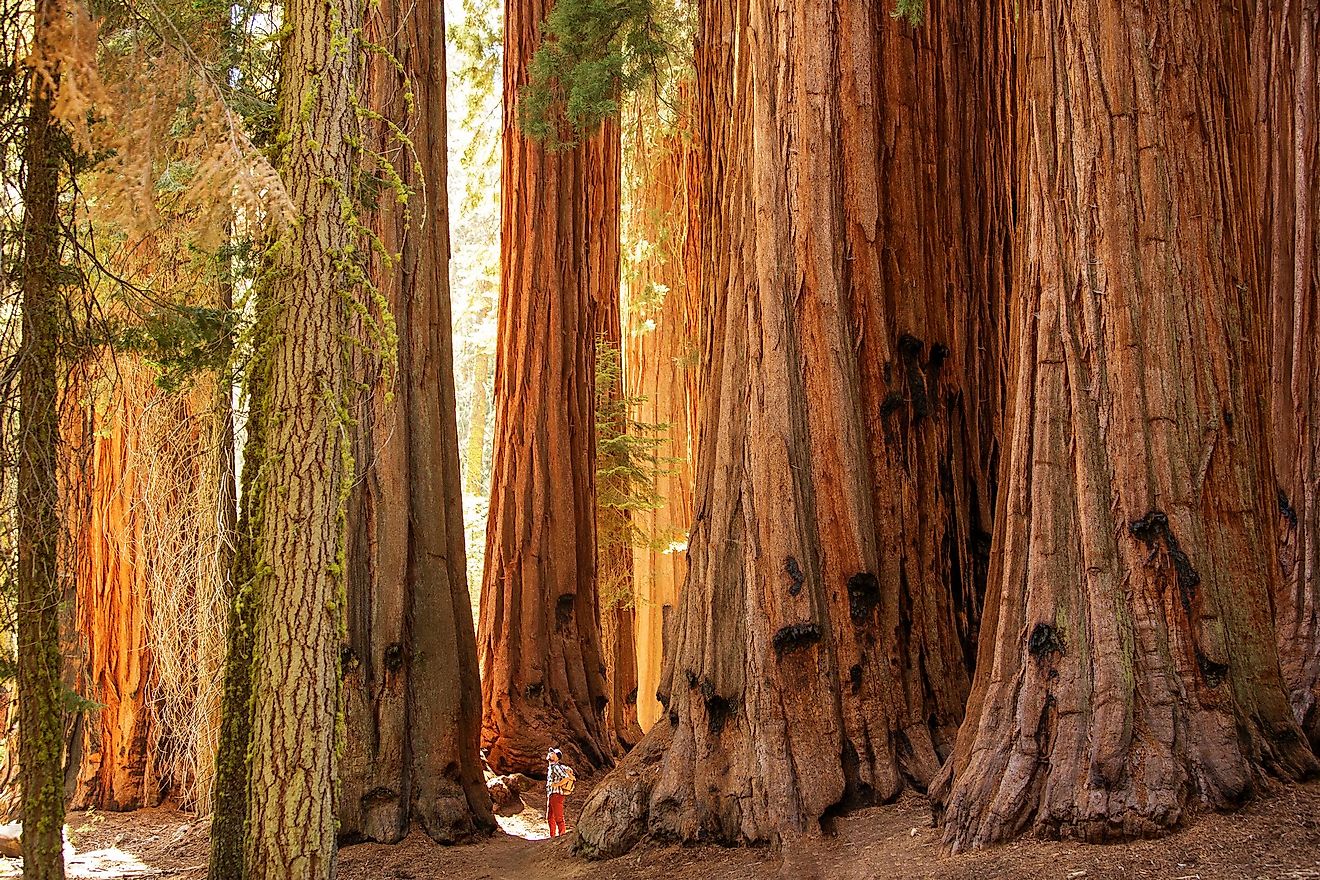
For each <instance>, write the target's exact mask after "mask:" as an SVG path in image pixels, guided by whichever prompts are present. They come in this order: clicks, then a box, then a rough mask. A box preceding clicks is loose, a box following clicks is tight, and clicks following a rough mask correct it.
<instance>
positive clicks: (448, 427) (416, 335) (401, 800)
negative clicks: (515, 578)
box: [339, 0, 495, 843]
mask: <svg viewBox="0 0 1320 880" xmlns="http://www.w3.org/2000/svg"><path fill="white" fill-rule="evenodd" d="M443 19H444V11H443V9H442V8H441V6H440V5H439V4H431V5H426V4H422V5H416V4H406V3H395V2H393V0H385V2H382V3H381V4H379V5H378V6H377V7H376V8H375V9H374V10H373V12H372V13H371V15H370V17H369V19H368V27H367V28H366V31H365V38H366V39H367V40H369V41H371V42H373V43H377V44H380V45H382V46H384V48H385V49H386V50H387V51H388V52H389V55H388V56H384V55H383V53H374V54H373V55H372V60H371V61H370V63H369V64H368V68H367V74H366V77H365V84H366V88H365V89H364V91H363V99H364V100H365V101H366V102H367V104H368V106H370V107H371V109H372V110H373V111H374V113H375V114H379V118H376V117H375V116H373V118H372V120H371V122H370V123H369V124H368V125H367V130H368V132H369V134H370V137H371V141H370V143H371V146H372V149H373V152H374V154H377V155H379V156H381V157H393V158H392V160H389V159H385V158H381V159H378V160H377V165H376V167H374V168H372V169H371V172H372V174H373V176H374V177H375V178H376V179H377V180H378V181H380V185H381V187H382V190H383V194H382V197H381V199H380V202H379V206H378V208H377V210H376V211H375V212H374V213H373V217H372V222H371V226H372V228H373V231H374V233H375V235H376V237H377V240H378V241H379V243H380V245H381V247H380V248H378V249H373V254H372V262H371V265H370V266H369V267H368V273H369V275H370V277H371V278H372V280H373V283H374V284H375V286H376V288H377V289H378V291H379V293H380V295H381V299H382V300H383V302H385V303H386V304H387V308H388V311H389V313H390V315H392V317H393V321H394V324H395V326H396V328H397V349H396V351H397V372H395V371H390V370H384V371H381V370H380V369H379V367H380V365H381V361H382V358H381V357H380V356H379V355H380V354H384V355H385V358H383V360H384V362H385V363H388V362H389V361H390V360H393V359H392V358H390V357H389V355H391V354H393V353H394V352H383V353H376V354H375V356H372V357H368V358H366V359H367V360H370V361H372V362H373V364H369V365H368V366H372V365H374V366H375V367H376V368H377V372H376V375H375V379H374V382H373V383H372V388H371V390H372V392H373V393H372V394H371V396H370V398H369V399H368V400H366V401H364V404H363V406H362V409H361V414H360V416H359V419H358V422H357V427H358V430H357V432H356V436H355V444H354V445H355V449H354V458H355V459H356V460H357V461H359V462H361V463H362V464H361V475H360V478H359V480H358V481H357V482H356V483H355V485H354V489H353V494H352V497H351V498H350V501H349V508H348V523H349V532H348V546H347V563H348V593H347V596H348V608H347V617H348V621H347V623H348V626H347V644H346V645H345V647H344V653H343V661H344V719H345V727H346V731H345V741H344V755H343V760H342V763H341V772H342V792H341V795H342V804H341V807H340V817H339V818H340V835H341V836H346V837H350V838H368V839H371V840H379V841H385V842H390V843H392V842H394V841H397V840H399V839H400V838H402V837H403V835H404V834H406V833H407V831H408V828H409V826H410V823H411V821H413V820H415V821H416V822H418V823H419V824H420V825H421V827H422V828H423V829H424V830H425V831H426V833H427V834H429V835H430V836H431V837H432V838H434V839H436V840H439V841H442V842H454V841H456V840H460V839H463V838H466V837H470V836H472V835H473V834H474V833H477V832H480V831H484V830H489V829H491V828H493V827H494V824H495V823H494V815H493V814H492V812H491V805H490V797H489V795H488V794H487V793H486V786H485V782H484V780H483V778H482V768H481V761H480V757H479V755H478V738H479V735H480V728H479V721H480V717H481V708H480V707H481V702H480V701H481V691H480V684H479V682H478V676H477V654H476V640H475V637H474V635H473V627H472V613H471V610H470V602H469V598H468V589H467V566H466V561H465V553H464V548H463V510H462V503H461V499H462V489H461V486H460V475H459V467H458V428H457V426H456V424H455V420H454V375H453V344H452V341H451V331H450V317H449V278H448V272H449V215H448V203H447V188H446V185H445V175H446V165H447V158H446V146H445V144H446V132H445V55H444V52H445V43H444V34H445V28H444V20H443ZM396 132H402V133H406V136H407V138H408V141H407V144H406V145H405V143H404V142H403V141H402V140H401V138H399V137H398V136H397V135H396ZM405 146H406V148H405ZM387 162H388V163H389V165H388V167H387V166H386V163H387ZM395 174H397V175H398V177H397V181H396V185H395V186H392V185H391V184H390V181H391V179H392V178H393V176H394V175H395ZM396 187H406V188H407V189H408V190H411V191H412V193H411V195H410V196H409V195H408V194H407V193H406V192H402V191H400V190H399V189H398V188H396ZM405 198H406V201H405ZM374 319H375V321H377V322H379V321H383V320H386V315H384V314H380V313H378V314H377V315H375V316H374ZM363 329H364V330H365V329H368V328H365V327H364V328H363ZM364 336H367V337H368V338H369V334H364ZM383 341H384V343H385V344H389V345H393V343H394V340H393V339H391V338H390V337H389V335H388V334H386V335H385V337H384V340H383ZM396 376H397V380H396V381H394V382H393V387H391V385H390V383H391V381H392V380H395V377H396Z"/></svg>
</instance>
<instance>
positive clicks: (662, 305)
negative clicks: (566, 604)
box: [624, 86, 701, 730]
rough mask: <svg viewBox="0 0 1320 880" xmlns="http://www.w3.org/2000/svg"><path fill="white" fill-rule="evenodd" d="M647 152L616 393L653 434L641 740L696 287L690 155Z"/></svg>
mask: <svg viewBox="0 0 1320 880" xmlns="http://www.w3.org/2000/svg"><path fill="white" fill-rule="evenodd" d="M681 91H682V97H681V98H680V100H682V101H684V108H685V109H684V111H683V115H682V118H681V119H680V121H678V122H677V123H675V127H676V129H680V130H677V131H675V132H674V133H672V134H670V135H667V136H665V137H663V138H660V139H658V140H657V141H656V142H655V143H654V144H649V143H648V142H647V139H646V137H645V134H644V133H643V132H639V133H638V134H637V136H636V137H635V142H636V147H635V149H636V150H637V152H638V155H637V156H636V157H635V159H634V161H635V163H636V172H635V176H636V177H637V178H639V183H638V184H637V190H636V191H635V192H634V193H633V194H632V198H631V199H630V211H629V216H628V218H627V219H628V226H629V229H628V237H629V241H630V244H631V245H632V246H634V247H635V246H637V245H638V244H639V243H640V242H646V243H647V247H646V250H645V253H643V254H642V255H640V257H639V259H637V260H636V261H635V262H634V263H633V264H632V265H631V266H630V267H629V268H630V271H629V273H628V279H627V283H628V315H627V324H628V328H627V335H626V338H625V340H624V345H625V349H626V356H625V358H624V376H625V381H624V385H625V387H626V388H627V395H628V397H629V398H631V399H632V401H633V405H634V411H633V413H632V418H633V420H634V421H635V422H638V423H640V424H644V425H652V426H657V428H658V430H659V434H658V436H657V439H658V440H659V441H660V442H659V443H658V445H657V446H656V449H655V459H656V462H655V464H656V474H655V480H654V485H653V486H652V487H651V488H652V491H654V493H655V496H656V501H657V502H658V504H659V506H658V507H655V508H654V509H649V510H648V509H643V510H638V511H635V512H634V513H633V519H634V522H635V524H636V526H637V528H638V529H639V530H640V532H641V538H642V543H639V544H637V545H635V546H634V547H633V553H632V556H633V560H632V562H633V595H634V600H633V614H634V619H635V632H636V636H635V639H636V650H637V719H638V721H639V723H640V724H641V727H642V729H643V730H649V729H650V728H651V725H653V724H655V722H656V721H657V720H658V719H659V718H660V717H661V715H662V714H663V707H661V705H660V701H659V699H658V698H657V697H656V690H657V688H658V687H659V685H660V669H661V666H662V663H663V660H664V653H665V652H664V648H665V645H666V641H665V621H667V620H668V619H669V618H670V617H671V615H672V614H673V609H674V608H675V607H677V601H678V588H679V586H680V585H681V584H682V583H683V579H684V578H685V577H686V575H687V553H686V549H687V537H688V528H689V527H690V526H691V524H692V479H693V478H692V456H693V446H694V443H693V440H694V433H695V423H696V413H695V408H696V373H697V361H698V360H699V358H700V351H699V348H698V342H697V301H696V296H697V278H698V269H699V265H700V255H699V251H698V245H699V240H698V230H699V229H700V228H701V223H700V218H699V217H696V216H694V215H695V214H696V212H697V201H698V188H699V186H700V179H699V176H698V172H697V149H696V145H695V144H694V143H693V140H692V138H691V137H685V136H684V132H682V131H681V127H682V126H685V125H690V124H691V121H692V120H691V114H690V112H688V111H687V110H686V108H687V105H688V103H690V97H689V96H690V93H691V88H690V86H687V87H684V88H683V89H682V90H681Z"/></svg>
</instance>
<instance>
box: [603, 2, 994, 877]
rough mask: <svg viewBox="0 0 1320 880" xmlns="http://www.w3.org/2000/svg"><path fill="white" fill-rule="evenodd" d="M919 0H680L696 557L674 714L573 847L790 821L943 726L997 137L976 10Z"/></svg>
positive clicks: (889, 779)
mask: <svg viewBox="0 0 1320 880" xmlns="http://www.w3.org/2000/svg"><path fill="white" fill-rule="evenodd" d="M930 17H931V26H930V29H929V30H920V31H915V30H913V29H912V28H910V27H909V26H908V25H906V24H904V23H901V22H899V21H896V20H894V19H893V18H892V17H891V16H890V10H889V9H888V8H886V6H885V5H884V4H881V3H866V2H859V3H844V4H839V5H838V6H837V7H831V6H829V5H827V4H777V3H771V2H754V3H751V4H742V3H722V2H711V3H707V4H704V5H703V7H702V10H701V21H700V30H699V42H698V48H697V59H696V64H697V83H698V85H699V94H698V95H697V98H696V106H697V111H696V115H697V120H698V121H697V126H698V132H699V141H700V143H701V144H702V150H703V153H702V157H701V160H700V167H701V174H702V183H701V193H700V216H701V218H702V221H703V225H702V229H701V235H702V247H701V253H702V259H703V263H702V266H701V269H700V279H701V282H700V283H701V306H702V314H703V318H704V322H705V323H703V326H702V342H701V344H702V368H701V385H700V388H699V391H698V400H699V403H698V412H699V431H698V435H699V436H698V441H697V443H698V446H697V448H698V453H697V463H696V468H697V474H696V489H695V499H696V500H695V505H696V516H695V521H694V523H693V527H692V533H691V537H690V543H689V554H688V555H689V570H688V576H687V583H686V585H685V587H684V589H683V592H682V594H681V596H680V597H679V606H678V609H677V614H678V620H677V621H675V623H674V629H673V635H674V641H673V651H672V654H671V655H670V656H669V657H668V658H667V660H666V666H665V671H664V674H663V676H662V680H661V686H660V689H661V695H662V697H663V700H664V702H665V704H666V706H665V708H666V711H667V718H666V719H662V720H661V722H660V723H658V724H657V725H656V727H655V728H653V729H652V731H651V732H650V733H649V734H648V736H647V739H646V740H644V741H643V743H642V745H640V746H639V747H638V748H637V749H636V750H634V752H633V753H632V754H631V755H630V756H629V757H628V758H627V759H625V762H624V763H623V764H622V765H621V767H620V768H619V770H618V771H616V772H615V774H613V775H612V776H611V777H609V778H608V779H607V780H606V781H605V782H604V783H602V785H601V786H600V787H599V788H598V789H597V791H596V792H595V793H594V794H593V796H592V798H591V799H590V801H589V802H588V804H587V806H586V808H585V810H584V814H583V818H582V821H581V824H580V826H579V832H580V833H581V835H582V839H583V841H584V844H585V847H586V849H587V850H588V851H589V852H593V853H613V852H618V851H620V850H621V849H624V848H626V847H627V846H628V845H630V843H631V842H632V841H633V840H634V839H636V837H637V836H638V835H639V834H641V833H645V832H650V833H653V834H657V835H661V836H665V837H676V838H679V839H684V840H695V839H701V838H713V839H718V840H723V841H732V842H738V841H764V840H767V839H769V838H770V837H771V836H772V835H775V834H776V833H784V832H794V831H802V830H805V829H807V828H808V827H810V825H811V824H812V823H814V822H815V821H817V820H818V819H820V818H821V817H822V816H823V815H825V814H826V812H827V811H829V810H831V809H833V808H836V807H839V806H847V805H853V804H860V803H866V802H873V801H876V800H883V799H888V798H891V797H893V796H895V795H896V794H897V793H898V792H900V791H901V790H902V789H903V788H905V787H907V786H915V787H918V788H920V787H923V786H924V785H925V784H926V783H928V782H929V781H930V780H931V779H932V778H933V777H934V776H935V774H936V771H937V770H938V767H939V764H940V760H941V758H942V756H943V754H944V753H945V752H946V750H947V749H948V748H949V747H950V746H951V742H952V737H953V734H954V731H955V730H956V727H957V724H958V721H959V720H960V718H961V712H962V705H963V700H964V697H965V694H966V691H967V687H968V681H969V679H968V670H967V666H966V662H965V650H964V639H966V638H969V637H970V636H971V627H972V626H974V621H975V607H976V605H975V603H976V600H975V596H976V593H977V588H976V577H975V572H976V570H977V566H976V564H975V561H974V559H973V558H972V554H973V553H974V547H975V545H976V543H977V542H978V540H979V539H980V536H979V535H978V534H977V529H978V528H984V527H985V524H986V523H987V522H988V519H989V510H988V509H977V506H976V505H977V500H978V498H977V496H978V494H979V496H981V497H982V498H984V497H989V496H990V495H991V494H992V490H991V487H990V486H989V485H978V480H986V479H989V477H988V475H987V474H986V470H985V469H984V468H983V466H982V462H983V461H985V460H987V459H988V457H989V454H990V453H989V452H988V451H985V450H983V449H982V446H983V445H984V446H985V447H991V446H992V445H993V444H992V443H991V442H990V438H989V437H983V436H981V435H980V434H979V428H978V427H977V426H978V425H979V424H980V423H979V421H978V418H979V417H978V416H977V415H976V413H977V407H978V406H980V405H981V402H982V401H981V400H979V399H969V398H970V393H969V392H968V390H967V389H966V388H965V376H966V375H967V374H968V373H969V372H970V371H971V368H970V367H969V366H968V364H967V363H966V360H965V359H966V358H967V357H968V356H969V354H971V353H972V352H977V356H978V357H986V358H990V359H993V358H994V356H995V352H996V349H997V347H996V345H995V342H994V339H993V337H991V336H990V335H988V334H987V335H985V336H981V335H980V334H981V333H982V329H981V328H982V323H981V322H982V321H984V320H985V313H984V312H983V311H982V309H983V306H982V305H980V304H981V303H982V301H983V300H982V298H989V297H991V296H992V295H993V294H994V293H995V292H996V291H997V290H998V288H999V286H1000V285H1001V280H1000V273H1002V265H1001V264H1000V263H999V262H998V261H999V259H1000V253H999V251H998V250H997V248H1001V247H1002V236H997V235H995V234H993V230H996V229H998V228H999V226H1000V215H999V211H1000V210H1001V208H1000V206H999V204H998V199H999V196H998V194H997V193H996V191H995V189H994V188H993V187H991V188H987V187H984V186H982V185H980V184H978V183H977V182H976V177H977V176H979V175H983V174H985V173H986V168H987V167H988V168H1000V167H1001V165H1002V159H1001V156H1000V152H1001V150H1002V146H1001V145H1000V144H999V143H998V142H997V141H996V140H995V138H994V135H995V134H996V130H995V129H994V127H993V126H994V125H995V120H996V117H995V115H994V107H996V106H998V105H997V104H994V103H992V102H991V101H990V100H989V98H988V96H987V94H986V90H987V89H988V88H989V87H990V84H991V82H992V78H991V77H990V76H988V75H986V74H984V73H983V72H982V69H981V68H982V65H986V64H990V63H991V62H992V61H993V59H995V58H997V57H998V51H999V47H998V46H997V45H996V44H995V40H997V39H998V32H997V29H996V28H997V26H998V22H997V20H996V19H991V18H989V17H985V18H983V17H982V14H981V12H980V11H979V10H973V11H966V10H964V9H962V8H961V7H958V8H954V9H947V10H946V9H944V8H942V5H936V4H931V8H930ZM882 74H883V75H882ZM974 102H981V104H983V105H984V106H985V108H986V109H985V112H984V114H982V115H978V116H976V117H964V116H962V115H961V114H959V113H958V111H957V109H956V108H958V107H962V106H966V105H967V104H968V103H974ZM992 179H994V178H992ZM968 218H974V220H975V221H977V222H978V223H979V224H981V225H980V228H981V229H983V230H985V234H983V235H982V236H980V237H972V236H968V235H966V234H965V233H964V231H963V229H964V227H963V224H964V223H966V222H967V220H968ZM978 349H979V350H978ZM992 399H993V398H992Z"/></svg>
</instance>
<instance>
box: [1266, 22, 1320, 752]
mask: <svg viewBox="0 0 1320 880" xmlns="http://www.w3.org/2000/svg"><path fill="white" fill-rule="evenodd" d="M1318 39H1320V3H1317V2H1316V0H1274V2H1262V3H1260V4H1259V6H1258V10H1257V16H1256V25H1255V31H1254V37H1253V49H1254V54H1255V58H1256V62H1255V64H1256V66H1255V72H1256V81H1255V85H1256V87H1257V98H1256V108H1257V114H1258V115H1257V120H1256V121H1257V130H1259V131H1261V132H1263V133H1264V134H1265V136H1263V137H1262V138H1261V150H1260V156H1261V164H1260V171H1261V177H1260V179H1259V180H1258V181H1257V184H1258V186H1260V187H1261V193H1262V195H1263V215H1262V220H1263V228H1264V233H1265V235H1264V253H1265V259H1264V262H1263V263H1262V269H1263V271H1264V276H1265V290H1266V293H1267V295H1268V296H1269V304H1270V308H1269V317H1270V324H1271V326H1270V337H1269V338H1270V347H1269V352H1270V389H1271V395H1270V397H1271V407H1270V412H1271V422H1270V436H1271V437H1272V438H1273V444H1272V447H1273V452H1274V471H1275V478H1276V480H1277V481H1278V485H1277V487H1276V491H1277V494H1278V510H1279V522H1280V526H1281V529H1282V534H1281V536H1280V545H1279V562H1280V564H1281V568H1282V571H1283V577H1282V578H1281V579H1280V580H1279V581H1278V586H1279V589H1278V590H1277V592H1276V593H1275V596H1274V619H1275V624H1276V627H1277V636H1278V646H1279V660H1280V662H1281V664H1282V667H1283V681H1284V685H1285V687H1286V688H1287V689H1288V693H1289V696H1290V698H1291V702H1292V707H1293V712H1294V714H1295V715H1296V717H1297V721H1298V723H1299V724H1301V725H1302V729H1303V731H1304V732H1305V733H1306V735H1307V737H1308V739H1309V740H1310V742H1311V746H1312V748H1320V427H1318V426H1317V425H1316V418H1317V416H1316V414H1317V413H1320V357H1317V355H1316V349H1317V348H1320V287H1317V285H1320V263H1318V262H1317V261H1320V196H1317V192H1318V191H1320V66H1317V48H1316V41H1317V40H1318Z"/></svg>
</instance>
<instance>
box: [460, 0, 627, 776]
mask: <svg viewBox="0 0 1320 880" xmlns="http://www.w3.org/2000/svg"><path fill="white" fill-rule="evenodd" d="M550 7H551V4H550V3H549V2H548V0H511V2H509V3H508V4H507V6H506V8H505V39H504V88H505V102H504V132H505V137H504V145H503V151H504V153H503V172H502V181H501V200H500V211H501V228H502V233H501V260H500V273H501V274H500V277H501V286H500V299H499V335H498V343H497V346H498V347H497V351H496V361H495V448H494V458H493V466H492V471H491V491H490V517H489V520H488V521H487V527H486V571H485V578H484V580H483V585H482V591H481V615H480V616H481V620H480V628H479V639H478V641H479V656H480V658H481V669H482V704H483V720H482V744H483V745H484V746H485V747H486V749H487V758H488V760H489V761H490V765H491V767H492V768H493V769H494V770H495V771H496V772H498V773H504V772H511V771H523V772H536V773H542V772H544V767H545V760H544V759H545V752H546V748H547V747H549V746H552V745H553V746H559V747H560V748H562V749H563V750H564V754H565V758H566V760H568V762H569V763H571V764H577V765H579V767H582V766H590V767H603V766H606V765H607V764H609V763H610V750H611V745H610V736H609V732H608V726H607V724H606V722H605V708H606V705H607V703H608V701H609V696H608V689H607V682H606V675H605V673H606V669H605V662H604V657H603V653H602V647H601V634H600V614H599V607H598V601H597V595H596V528H595V526H596V524H595V455H594V450H593V445H594V439H595V421H594V418H593V397H594V387H595V335H594V334H595V329H596V324H595V317H594V314H593V309H594V307H595V303H596V302H597V301H598V298H599V291H600V290H602V289H605V286H606V285H610V284H617V271H615V267H612V266H606V265H602V264H600V263H596V264H593V263H592V262H591V259H590V254H591V251H590V248H591V247H592V246H593V245H592V243H591V241H590V239H591V234H592V231H593V230H598V228H599V227H598V225H597V224H599V223H600V222H601V221H602V220H607V219H608V218H607V217H602V215H599V214H597V215H593V214H592V213H591V212H592V211H593V210H596V211H602V210H608V208H607V205H608V204H609V203H610V197H609V196H608V195H607V193H608V191H609V188H610V187H613V188H614V192H615V195H614V196H613V199H615V200H617V187H618V180H617V174H615V176H614V177H613V178H610V177H607V176H606V173H605V172H606V169H605V168H604V167H603V163H602V162H601V161H599V160H598V159H597V160H595V161H593V158H592V157H593V155H598V154H596V153H595V152H594V151H595V150H596V149H597V148H596V147H591V148H589V147H587V146H585V145H579V146H577V147H575V148H572V149H567V150H563V151H550V150H546V149H545V147H544V146H542V145H541V144H539V143H536V142H533V141H531V140H529V139H528V138H527V137H526V136H524V135H523V134H522V133H521V131H520V130H519V128H518V122H517V120H518V110H517V106H516V104H517V102H516V100H515V96H516V95H517V93H518V90H519V89H520V88H521V87H522V86H523V85H524V84H525V83H526V82H527V81H528V75H527V65H528V63H529V62H530V60H531V57H532V54H533V53H534V52H535V49H536V47H537V46H538V45H539V43H540V27H541V22H542V20H543V19H544V18H545V15H546V13H547V12H548V11H549V9H550ZM596 137H597V138H599V137H601V135H596ZM614 168H615V170H616V172H617V164H616V165H615V166H614ZM593 216H594V219H593ZM615 218H616V222H617V213H616V215H615Z"/></svg>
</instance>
